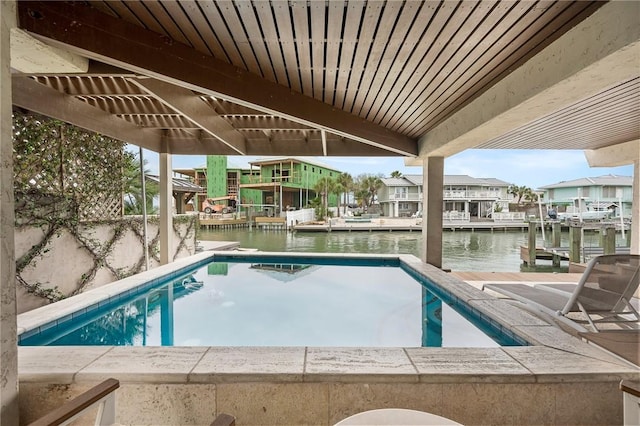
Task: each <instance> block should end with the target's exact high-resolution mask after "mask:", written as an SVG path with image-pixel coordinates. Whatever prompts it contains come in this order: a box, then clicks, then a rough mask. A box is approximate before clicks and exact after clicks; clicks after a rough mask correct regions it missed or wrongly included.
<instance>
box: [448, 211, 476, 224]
mask: <svg viewBox="0 0 640 426" xmlns="http://www.w3.org/2000/svg"><path fill="white" fill-rule="evenodd" d="M442 220H443V221H446V222H469V221H471V214H470V213H469V212H457V211H450V212H443V213H442Z"/></svg>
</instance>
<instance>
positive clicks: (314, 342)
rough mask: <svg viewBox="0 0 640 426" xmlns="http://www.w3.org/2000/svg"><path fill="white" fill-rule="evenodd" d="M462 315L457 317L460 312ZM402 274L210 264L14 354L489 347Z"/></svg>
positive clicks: (376, 269) (386, 269) (477, 329)
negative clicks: (58, 349)
mask: <svg viewBox="0 0 640 426" xmlns="http://www.w3.org/2000/svg"><path fill="white" fill-rule="evenodd" d="M458 310H459V309H458ZM481 328H482V329H484V330H485V331H487V327H483V326H476V325H474V324H472V323H471V322H470V321H469V320H467V319H466V318H465V317H463V316H462V315H461V314H460V313H458V312H457V311H456V310H455V309H453V308H451V307H450V306H449V305H447V304H446V303H443V302H442V301H441V300H440V299H438V298H437V297H436V296H435V295H434V293H433V292H432V291H430V290H429V289H428V288H427V287H426V286H424V285H422V284H420V283H419V282H418V281H416V280H415V279H414V278H413V277H411V276H410V275H409V274H408V273H406V272H405V271H404V270H402V269H401V268H400V267H393V266H353V265H331V264H329V265H326V264H325V265H318V264H315V265H312V264H282V263H269V262H264V259H263V260H260V261H258V262H256V261H255V260H254V262H253V263H251V261H247V262H246V263H236V262H231V263H229V262H212V263H209V264H207V265H204V266H203V267H200V268H199V269H197V270H193V271H191V272H189V273H187V274H184V275H182V276H179V277H177V278H173V279H172V280H171V281H169V282H166V281H165V282H164V283H161V284H159V285H158V286H156V287H154V288H151V289H149V290H147V291H146V292H144V293H139V294H136V295H132V296H129V297H128V298H126V299H124V300H123V299H121V300H120V301H119V302H118V304H111V305H108V306H101V307H100V308H99V309H95V310H93V311H91V312H89V313H87V314H83V315H82V316H79V317H75V316H74V319H73V320H71V321H68V324H66V323H65V324H64V325H59V326H55V327H50V328H47V329H46V330H44V331H41V332H39V333H37V334H33V335H31V336H28V337H25V338H21V339H20V344H21V345H135V346H141V345H142V346H333V347H336V346H345V347H350V346H354V347H419V346H442V347H493V346H499V345H509V344H517V343H515V342H510V341H509V340H508V339H501V338H500V336H499V335H495V336H494V337H493V338H491V337H489V336H488V335H487V334H486V333H485V332H483V331H481Z"/></svg>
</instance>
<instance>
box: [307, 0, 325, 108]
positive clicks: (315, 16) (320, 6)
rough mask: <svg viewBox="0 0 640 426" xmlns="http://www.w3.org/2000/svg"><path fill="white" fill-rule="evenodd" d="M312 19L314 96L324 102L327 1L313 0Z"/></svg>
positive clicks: (310, 10) (311, 40) (310, 12)
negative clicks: (317, 0)
mask: <svg viewBox="0 0 640 426" xmlns="http://www.w3.org/2000/svg"><path fill="white" fill-rule="evenodd" d="M309 15H310V21H311V38H310V39H309V41H310V42H311V68H312V70H313V72H312V74H311V77H312V82H313V97H314V98H316V99H317V100H319V101H323V102H324V69H325V64H326V62H325V56H324V51H325V45H326V41H325V31H326V25H325V15H326V6H325V2H311V3H310V5H309Z"/></svg>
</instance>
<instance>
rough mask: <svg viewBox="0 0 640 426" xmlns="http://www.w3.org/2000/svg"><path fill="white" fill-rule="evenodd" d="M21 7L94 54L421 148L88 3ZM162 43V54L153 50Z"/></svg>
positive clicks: (387, 143)
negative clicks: (96, 8) (118, 18)
mask: <svg viewBox="0 0 640 426" xmlns="http://www.w3.org/2000/svg"><path fill="white" fill-rule="evenodd" d="M18 11H19V15H20V22H21V25H22V26H23V27H25V29H26V30H28V31H31V32H32V33H34V34H39V35H40V36H42V37H45V38H46V39H48V40H49V42H50V43H53V44H54V45H63V46H64V47H65V48H66V49H69V50H71V51H75V52H78V53H82V54H83V55H85V56H87V57H90V58H92V59H96V60H100V61H102V62H105V63H108V64H110V65H114V66H119V67H122V68H127V69H131V70H132V71H136V72H140V73H144V74H147V75H150V76H152V77H156V78H161V79H163V80H165V81H169V82H171V83H173V84H179V85H182V86H184V87H188V88H190V89H192V90H197V91H198V92H200V93H204V94H208V95H212V96H216V97H220V98H225V99H228V100H231V101H233V102H236V103H239V104H242V105H245V106H251V107H253V108H255V109H259V110H262V111H264V112H267V113H273V114H275V115H278V116H282V117H284V118H287V119H290V120H293V121H297V122H300V123H304V124H308V125H311V126H314V127H317V128H320V129H324V130H327V131H329V132H332V133H336V134H338V135H341V136H344V137H349V138H351V139H356V140H358V141H360V142H362V143H365V144H368V145H372V146H378V147H380V148H383V149H388V150H389V152H390V155H397V154H399V155H407V156H413V155H416V154H417V149H418V147H417V141H415V140H413V139H411V138H407V137H405V136H403V135H401V134H398V133H395V132H392V131H389V130H388V129H385V128H384V127H381V126H378V125H375V124H373V123H370V122H366V121H364V120H362V119H360V118H358V117H356V116H353V115H351V114H348V113H346V112H344V111H341V110H338V109H336V108H333V107H332V106H330V105H327V104H324V103H322V102H319V101H316V100H314V99H311V98H308V97H304V96H301V95H299V94H297V93H295V92H291V90H290V89H289V88H286V87H283V86H280V85H278V84H275V83H271V82H268V81H266V80H264V79H262V78H259V77H257V76H255V75H253V74H251V73H248V72H246V71H243V70H241V69H238V68H236V67H233V66H230V65H229V64H227V63H225V62H222V61H219V60H216V59H215V58H213V57H208V56H203V55H202V54H201V53H199V52H197V51H195V50H194V49H191V48H188V47H186V46H183V45H180V44H178V43H170V44H167V43H166V42H165V41H164V39H163V38H162V37H158V35H157V34H154V33H151V32H148V31H146V30H143V29H141V28H138V27H135V26H133V25H130V24H128V23H125V22H123V21H120V20H117V19H113V18H111V17H109V16H108V15H104V14H101V13H99V12H96V11H95V10H92V9H91V8H88V7H86V6H84V5H77V4H68V3H60V2H55V3H49V2H35V1H34V2H28V3H18ZM34 17H35V18H37V19H35V18H34ZM159 49H161V51H162V56H160V55H157V54H154V53H155V52H156V51H157V50H159Z"/></svg>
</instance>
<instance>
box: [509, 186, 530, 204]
mask: <svg viewBox="0 0 640 426" xmlns="http://www.w3.org/2000/svg"><path fill="white" fill-rule="evenodd" d="M527 189H529V190H531V189H530V188H527V187H526V186H518V185H514V184H511V185H509V188H507V192H508V193H509V194H511V195H513V196H514V197H517V198H516V203H517V204H518V205H520V202H521V201H522V197H524V194H525V193H526V192H527Z"/></svg>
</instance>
